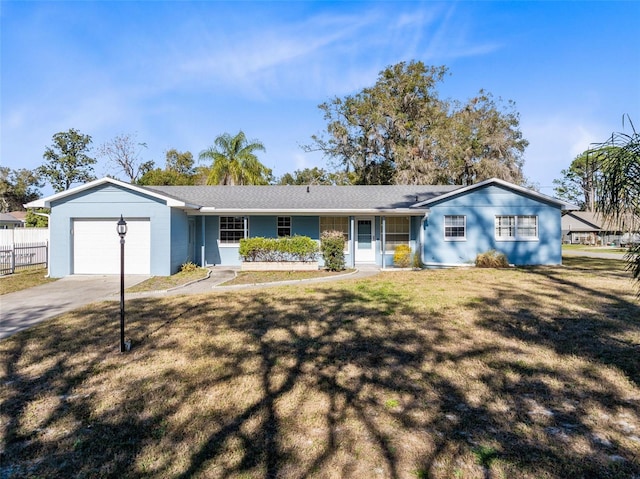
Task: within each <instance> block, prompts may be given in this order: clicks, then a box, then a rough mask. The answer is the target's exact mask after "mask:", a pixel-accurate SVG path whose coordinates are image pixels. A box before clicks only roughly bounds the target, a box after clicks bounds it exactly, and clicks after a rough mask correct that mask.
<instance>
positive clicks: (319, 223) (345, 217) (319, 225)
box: [318, 216, 351, 254]
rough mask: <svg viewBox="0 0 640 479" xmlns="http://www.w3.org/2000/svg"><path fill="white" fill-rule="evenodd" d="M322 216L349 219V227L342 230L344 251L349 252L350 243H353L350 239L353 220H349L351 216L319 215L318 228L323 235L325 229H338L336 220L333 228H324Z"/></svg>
mask: <svg viewBox="0 0 640 479" xmlns="http://www.w3.org/2000/svg"><path fill="white" fill-rule="evenodd" d="M322 218H330V219H331V220H334V219H335V218H341V219H342V218H343V219H345V220H346V221H347V225H346V226H347V229H346V231H342V233H343V234H344V238H345V241H344V252H345V254H347V253H349V243H351V242H350V241H349V232H350V231H351V221H349V217H348V216H319V217H318V229H319V230H320V236H322V232H323V231H331V230H334V231H337V230H336V229H335V221H333V226H332V228H331V229H327V228H322Z"/></svg>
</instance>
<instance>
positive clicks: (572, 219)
mask: <svg viewBox="0 0 640 479" xmlns="http://www.w3.org/2000/svg"><path fill="white" fill-rule="evenodd" d="M601 224H602V218H601V216H600V214H598V213H595V212H592V211H570V212H568V213H566V214H565V215H563V216H562V230H563V231H573V232H576V233H595V232H598V231H601V230H602V227H601Z"/></svg>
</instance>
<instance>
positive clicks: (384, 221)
mask: <svg viewBox="0 0 640 479" xmlns="http://www.w3.org/2000/svg"><path fill="white" fill-rule="evenodd" d="M380 221H381V222H382V224H381V229H382V235H381V236H382V237H381V240H382V269H385V267H386V261H385V260H384V256H385V251H386V250H387V217H386V216H382V217H381V220H380Z"/></svg>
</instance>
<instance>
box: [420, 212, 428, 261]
mask: <svg viewBox="0 0 640 479" xmlns="http://www.w3.org/2000/svg"><path fill="white" fill-rule="evenodd" d="M429 213H431V211H429V210H427V211H425V212H424V216H423V217H422V219H421V220H420V245H419V248H420V261H422V264H427V262H426V261H425V260H424V243H425V239H424V226H425V224H429V223H428V221H429Z"/></svg>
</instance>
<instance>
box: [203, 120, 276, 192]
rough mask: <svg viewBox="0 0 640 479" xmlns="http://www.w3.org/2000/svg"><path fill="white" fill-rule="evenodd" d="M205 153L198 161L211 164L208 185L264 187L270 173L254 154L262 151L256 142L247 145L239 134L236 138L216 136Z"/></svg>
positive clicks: (269, 177) (267, 182)
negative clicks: (209, 161)
mask: <svg viewBox="0 0 640 479" xmlns="http://www.w3.org/2000/svg"><path fill="white" fill-rule="evenodd" d="M214 144H215V146H212V147H211V148H209V149H208V150H205V151H203V152H202V153H200V160H201V161H202V160H204V159H207V160H212V161H213V165H212V166H211V170H210V172H209V177H208V178H207V184H208V185H267V184H269V180H270V179H271V176H272V173H271V169H269V168H267V167H266V166H264V165H263V164H262V163H260V161H258V157H257V156H256V155H255V154H254V151H266V150H265V148H264V145H263V144H262V143H261V142H259V141H257V140H251V141H248V140H247V137H246V136H245V134H244V133H243V132H242V131H240V132H239V133H238V134H237V135H236V136H231V135H230V134H229V133H224V134H222V135H220V136H218V137H217V138H216V139H215V142H214Z"/></svg>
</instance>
